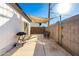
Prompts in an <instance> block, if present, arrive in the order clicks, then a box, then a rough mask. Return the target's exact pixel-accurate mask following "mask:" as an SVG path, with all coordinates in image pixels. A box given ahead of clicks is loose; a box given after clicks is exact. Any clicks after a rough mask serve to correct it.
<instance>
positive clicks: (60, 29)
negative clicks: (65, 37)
mask: <svg viewBox="0 0 79 59" xmlns="http://www.w3.org/2000/svg"><path fill="white" fill-rule="evenodd" d="M59 17H60V44H61V45H62V31H61V30H62V29H61V27H62V23H61V15H60V16H59Z"/></svg>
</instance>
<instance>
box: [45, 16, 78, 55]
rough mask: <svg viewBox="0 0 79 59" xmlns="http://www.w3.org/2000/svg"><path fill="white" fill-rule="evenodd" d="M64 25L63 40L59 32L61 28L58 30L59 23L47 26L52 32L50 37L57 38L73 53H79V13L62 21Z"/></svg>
mask: <svg viewBox="0 0 79 59" xmlns="http://www.w3.org/2000/svg"><path fill="white" fill-rule="evenodd" d="M62 27H63V29H62V30H61V31H62V35H63V37H62V40H61V39H60V35H58V32H60V30H57V28H58V23H56V24H54V25H51V26H49V27H48V28H47V30H49V31H50V33H51V34H50V37H51V38H52V39H55V40H56V42H58V43H59V44H62V47H63V48H65V49H66V50H67V51H69V52H70V53H71V54H72V55H79V15H75V16H73V17H70V18H68V19H66V20H64V21H62ZM58 38H59V39H58ZM61 42H62V43H61Z"/></svg>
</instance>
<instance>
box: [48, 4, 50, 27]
mask: <svg viewBox="0 0 79 59" xmlns="http://www.w3.org/2000/svg"><path fill="white" fill-rule="evenodd" d="M50 5H51V3H49V4H48V19H49V20H48V26H49V24H50Z"/></svg>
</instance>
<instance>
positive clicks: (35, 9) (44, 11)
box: [19, 3, 79, 26]
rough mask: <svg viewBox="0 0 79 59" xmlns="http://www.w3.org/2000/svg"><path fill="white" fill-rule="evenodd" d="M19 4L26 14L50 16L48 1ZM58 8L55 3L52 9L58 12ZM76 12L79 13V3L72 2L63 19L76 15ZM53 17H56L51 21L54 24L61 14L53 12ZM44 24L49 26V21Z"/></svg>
mask: <svg viewBox="0 0 79 59" xmlns="http://www.w3.org/2000/svg"><path fill="white" fill-rule="evenodd" d="M52 5H54V4H52ZM19 6H20V7H21V8H22V9H23V11H24V12H25V13H26V14H29V15H33V16H41V17H46V18H47V17H48V3H19ZM56 8H57V4H55V6H54V8H53V9H52V10H51V11H53V12H56ZM76 14H79V3H73V4H71V9H70V10H69V12H68V13H66V14H63V15H62V20H64V19H66V18H69V17H71V16H74V15H76ZM51 17H55V18H54V19H52V20H51V21H50V24H54V23H56V22H57V21H58V20H59V16H58V15H57V14H51ZM42 26H47V23H45V24H42Z"/></svg>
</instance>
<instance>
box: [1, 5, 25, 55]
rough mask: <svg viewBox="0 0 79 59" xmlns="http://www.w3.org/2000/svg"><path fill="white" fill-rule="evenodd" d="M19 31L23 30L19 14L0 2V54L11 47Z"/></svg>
mask: <svg viewBox="0 0 79 59" xmlns="http://www.w3.org/2000/svg"><path fill="white" fill-rule="evenodd" d="M19 31H24V22H23V21H22V17H21V15H20V14H19V13H17V12H16V11H15V10H14V9H13V8H12V7H10V6H9V5H7V4H0V55H2V54H4V53H5V52H6V51H8V50H9V49H11V48H12V46H13V44H14V43H15V42H16V38H17V37H16V33H17V32H19Z"/></svg>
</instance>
